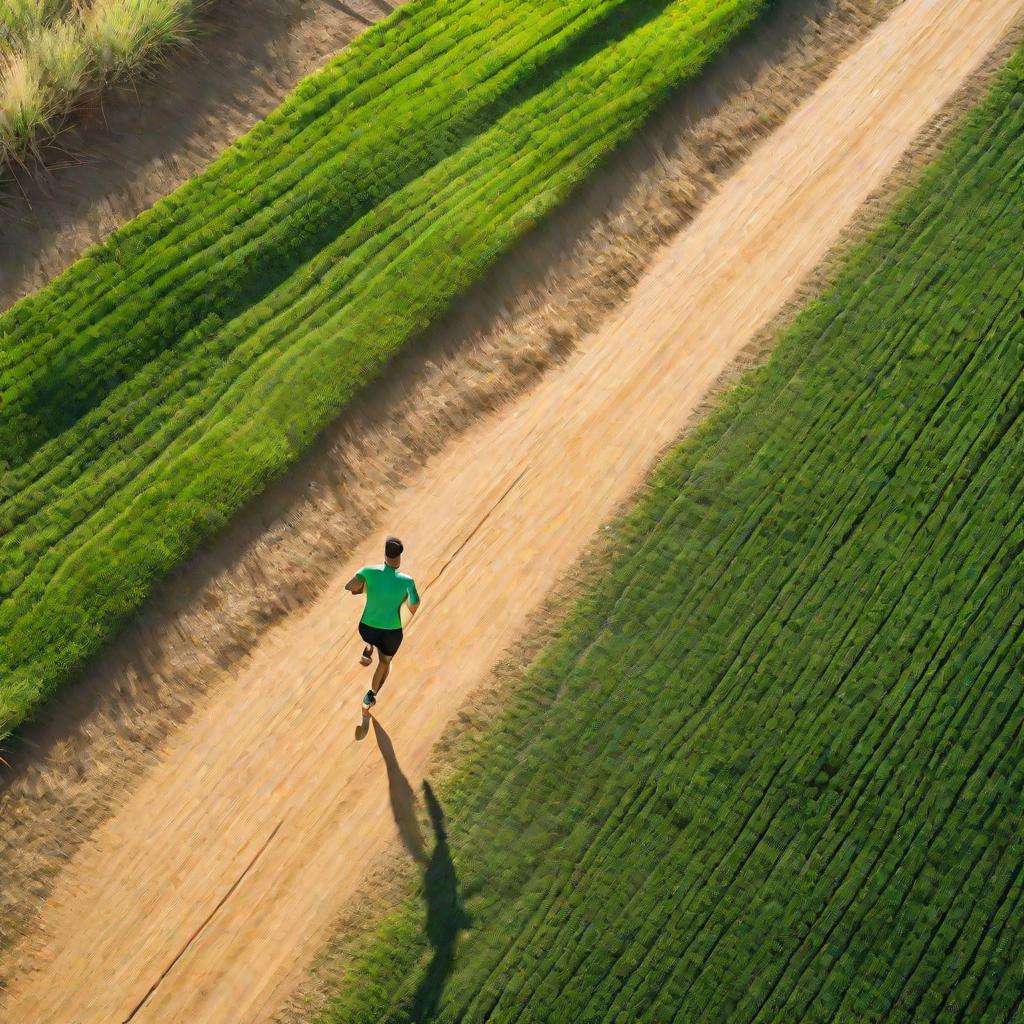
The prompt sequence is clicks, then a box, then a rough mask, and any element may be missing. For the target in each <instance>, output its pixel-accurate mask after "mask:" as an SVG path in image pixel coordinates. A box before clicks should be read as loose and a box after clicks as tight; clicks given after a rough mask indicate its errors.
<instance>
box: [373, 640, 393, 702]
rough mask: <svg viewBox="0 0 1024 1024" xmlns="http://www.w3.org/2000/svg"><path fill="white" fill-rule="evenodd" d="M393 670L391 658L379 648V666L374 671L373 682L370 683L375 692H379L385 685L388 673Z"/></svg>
mask: <svg viewBox="0 0 1024 1024" xmlns="http://www.w3.org/2000/svg"><path fill="white" fill-rule="evenodd" d="M390 671H391V658H389V657H388V656H387V655H386V654H382V653H381V651H380V650H379V649H378V651H377V667H376V668H375V669H374V672H373V682H372V683H370V689H371V690H373V692H374V693H379V692H380V688H381V687H382V686H383V685H384V680H385V679H387V677H388V673H389V672H390Z"/></svg>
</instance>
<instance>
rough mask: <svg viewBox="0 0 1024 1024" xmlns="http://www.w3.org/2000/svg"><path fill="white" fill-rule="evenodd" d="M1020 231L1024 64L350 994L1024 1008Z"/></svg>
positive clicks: (960, 1017) (439, 843)
mask: <svg viewBox="0 0 1024 1024" xmlns="http://www.w3.org/2000/svg"><path fill="white" fill-rule="evenodd" d="M1022 252H1024V55H1019V56H1018V57H1017V58H1015V59H1014V61H1013V62H1012V63H1011V65H1010V67H1009V68H1008V69H1007V71H1006V72H1005V73H1003V75H1002V77H1001V78H1000V79H999V81H998V83H997V85H996V87H995V89H994V92H993V93H992V95H991V97H990V99H989V100H988V101H987V102H986V103H985V104H984V105H983V106H982V107H981V108H980V109H979V110H978V111H976V112H975V114H974V115H973V116H972V118H971V119H970V120H969V122H968V124H967V125H966V126H965V128H964V130H963V131H962V132H961V134H960V135H959V136H958V137H957V139H956V140H955V141H954V143H953V144H952V145H951V146H950V147H949V148H948V150H947V151H946V153H945V155H944V156H943V158H942V159H941V160H940V161H939V162H938V163H937V164H936V166H935V167H933V168H932V169H931V170H930V171H929V173H928V174H927V175H926V176H925V179H924V181H923V183H922V184H920V185H919V187H917V188H916V189H915V190H914V191H913V193H912V194H911V195H909V196H908V197H906V198H905V199H904V200H902V201H901V203H900V205H899V206H898V208H897V210H896V212H895V213H894V215H893V216H892V218H891V219H890V220H889V221H888V222H887V223H886V224H885V225H884V226H883V227H882V228H881V229H880V230H879V231H878V232H877V233H876V234H875V235H873V236H872V237H871V238H870V239H869V240H868V241H867V242H866V243H865V244H863V245H862V246H861V247H860V248H859V249H858V250H857V251H856V252H855V253H854V254H853V256H852V257H851V258H850V259H849V261H848V264H847V266H846V269H845V270H844V271H843V273H842V275H841V276H840V279H839V281H838V282H837V284H836V285H835V286H834V287H833V288H832V289H831V290H830V291H829V292H828V293H827V294H826V295H825V296H824V297H823V298H822V299H821V300H819V301H817V302H815V303H814V304H812V305H811V306H810V307H809V308H808V309H807V310H805V311H804V313H803V314H802V315H801V317H800V318H799V319H798V321H797V323H796V324H795V326H794V327H793V328H792V329H790V330H789V331H787V332H786V334H785V335H784V336H783V338H782V339H781V341H780V343H779V345H778V347H777V348H776V350H775V353H774V355H773V356H772V358H771V359H770V360H769V362H768V363H767V364H766V365H765V366H764V367H763V368H761V369H760V370H758V371H756V372H755V373H754V374H753V375H751V376H749V377H748V378H747V380H746V381H745V383H744V384H743V385H742V386H741V387H740V388H739V389H737V391H736V392H734V393H733V394H732V395H731V396H730V397H729V399H728V400H727V402H726V403H725V404H724V406H723V408H722V410H720V411H719V413H717V414H716V415H715V416H713V417H712V418H711V420H710V421H709V422H708V423H707V424H706V426H705V427H703V428H702V429H701V430H700V431H699V433H698V434H697V435H696V436H695V437H693V438H692V439H690V440H688V441H687V442H685V443H684V444H683V445H682V447H680V448H679V449H678V450H676V451H675V452H674V453H673V454H672V455H671V456H670V457H669V458H668V459H667V461H666V462H665V463H664V464H663V466H662V467H661V469H660V470H659V472H658V473H657V474H656V477H655V479H654V480H653V482H652V484H651V486H650V489H649V491H648V493H647V494H646V495H645V496H644V497H643V499H642V500H641V501H640V503H639V506H638V508H637V509H636V510H635V511H634V512H633V513H632V514H631V515H630V516H629V517H627V519H626V520H625V521H624V522H623V523H622V524H620V526H619V527H618V532H617V534H616V539H617V547H616V549H615V554H614V556H613V557H612V560H611V563H610V565H609V566H608V568H607V574H606V575H604V576H602V577H601V578H600V579H599V580H598V581H596V582H595V583H594V585H593V589H592V590H591V591H589V592H588V593H587V594H586V595H585V596H584V597H583V598H582V599H581V601H580V603H579V605H578V606H577V607H576V609H575V611H574V612H573V613H572V614H571V615H570V618H569V621H568V623H567V624H566V625H565V626H564V627H563V628H562V629H561V631H560V634H559V636H558V638H557V639H556V640H555V641H554V643H553V644H552V645H551V646H550V647H548V648H546V649H545V651H544V652H543V654H542V655H541V656H540V658H539V659H538V660H537V661H536V662H535V663H534V665H533V666H532V667H531V668H530V670H529V671H528V672H527V673H526V675H525V677H524V680H523V681H522V683H521V684H520V685H518V686H517V687H515V688H514V689H513V692H512V693H511V694H510V695H509V697H508V701H509V707H508V709H507V711H505V712H504V713H503V714H502V716H501V717H500V718H499V720H498V722H497V723H496V724H495V725H494V726H493V728H492V729H491V730H490V731H489V732H488V733H487V734H486V735H485V736H484V737H483V738H482V739H480V740H478V741H477V743H476V746H475V748H474V751H473V753H472V755H471V756H469V758H468V760H467V761H466V762H465V763H464V764H463V765H462V766H461V767H460V768H459V770H458V773H457V774H456V775H455V776H454V778H453V779H452V780H451V781H450V783H449V785H447V786H446V788H445V791H444V792H443V793H442V794H441V797H440V800H441V802H440V803H438V801H437V798H436V797H435V796H434V794H433V793H432V792H431V791H429V790H428V792H427V804H428V809H429V811H430V814H431V818H432V820H433V824H434V826H435V834H436V836H437V839H436V843H435V847H434V852H433V856H432V858H431V860H430V863H429V865H428V866H427V868H426V870H425V873H424V877H423V879H422V885H421V886H420V891H418V892H417V893H416V894H415V895H414V896H411V897H410V899H409V901H408V902H407V903H406V904H405V905H404V906H403V907H402V909H401V910H400V911H398V912H396V914H395V915H394V916H393V917H391V918H389V919H388V920H387V922H386V923H385V925H384V926H383V927H382V928H381V930H380V931H379V933H377V934H375V935H374V936H373V937H372V938H371V940H369V941H366V942H364V943H363V944H362V945H361V947H360V950H359V951H358V952H357V954H356V959H355V962H354V966H353V968H352V970H351V972H350V973H349V975H348V983H347V987H346V988H345V990H344V991H343V992H342V994H341V995H339V996H338V997H337V1001H336V1003H335V1005H334V1007H333V1009H332V1010H331V1011H329V1012H328V1013H327V1014H326V1017H325V1018H324V1020H325V1021H329V1022H337V1024H340V1022H345V1024H353V1022H367V1024H369V1022H371V1021H372V1022H375V1024H376V1022H379V1021H411V1020H415V1021H425V1020H438V1021H456V1020H457V1021H463V1022H472V1021H481V1022H482V1021H493V1022H498V1021H500V1022H506V1024H508V1022H513V1021H518V1022H535V1021H545V1022H548V1024H597V1022H607V1024H611V1022H617V1024H632V1022H635V1021H648V1022H662V1024H667V1022H670V1021H674V1022H678V1024H693V1022H697V1021H699V1022H702V1024H707V1022H712V1021H731V1022H744V1024H746V1022H755V1021H757V1022H767V1024H771V1022H797V1021H844V1022H850V1024H865V1022H881V1021H885V1022H900V1021H944V1022H950V1024H953V1022H964V1024H967V1022H972V1024H974V1022H979V1021H993V1022H995V1021H1000V1022H1002V1021H1012V1020H1016V1019H1019V1015H1020V1011H1021V1007H1022V1006H1024V974H1022V969H1021V949H1022V948H1024V830H1022V825H1024V822H1022V812H1024V735H1022V734H1024V687H1022V682H1024V643H1022V630H1024V471H1022V468H1024V418H1022V417H1024V318H1022V309H1024V291H1022V285H1024V263H1022V261H1021V253H1022ZM442 805H443V809H442ZM445 818H446V824H445ZM445 829H446V830H447V834H446V833H445ZM424 902H425V903H426V928H424V923H423V913H424V907H423V904H424Z"/></svg>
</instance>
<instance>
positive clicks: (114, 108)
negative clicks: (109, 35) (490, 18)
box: [0, 0, 402, 309]
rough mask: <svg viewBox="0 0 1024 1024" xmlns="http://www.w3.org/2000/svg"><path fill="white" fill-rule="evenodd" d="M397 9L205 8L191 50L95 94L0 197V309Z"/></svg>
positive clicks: (190, 170) (263, 2)
mask: <svg viewBox="0 0 1024 1024" xmlns="http://www.w3.org/2000/svg"><path fill="white" fill-rule="evenodd" d="M401 2H402V0H347V2H341V0H245V2H244V3H232V2H227V0H219V2H217V3H215V4H214V5H213V6H212V7H211V8H210V11H209V13H208V14H207V15H206V16H205V17H204V18H203V20H202V23H201V25H200V35H199V37H198V38H197V40H196V43H195V45H194V46H192V47H189V48H188V49H186V50H184V51H180V52H178V53H175V54H172V55H171V56H170V57H169V58H168V60H167V62H166V63H161V64H160V65H159V67H158V68H157V69H156V70H155V71H154V72H153V73H152V74H151V75H150V76H149V77H148V78H147V79H144V80H141V81H138V82H136V83H134V84H132V85H128V86H122V87H120V88H117V89H114V90H112V91H108V92H105V93H102V94H99V95H98V96H97V97H95V98H94V99H93V100H92V102H91V104H90V105H88V106H85V107H83V109H82V110H81V111H80V112H79V114H78V116H76V117H75V118H74V119H73V120H72V122H71V124H72V127H71V128H69V130H68V131H66V132H64V133H63V134H62V135H61V136H60V138H59V139H58V140H57V143H56V145H55V146H53V147H50V149H49V151H48V162H49V168H50V169H49V170H48V171H45V172H43V171H40V169H39V168H33V173H32V174H28V173H25V174H20V175H19V176H18V180H17V181H16V182H14V183H7V184H6V185H5V186H4V187H3V189H2V191H0V309H5V308H6V307H7V306H9V305H10V304H11V303H12V302H14V301H15V300H16V299H19V298H21V297H22V296H23V295H27V294H28V293H29V292H32V291H35V290H36V289H37V288H40V287H41V286H42V285H44V284H46V282H47V281H50V280H52V279H53V278H54V277H55V276H56V275H57V274H58V273H59V272H60V271H62V270H63V269H65V267H67V266H68V265H69V264H71V263H72V262H73V261H74V260H75V259H77V258H78V257H79V256H80V255H81V254H82V253H83V252H84V251H85V250H86V249H87V248H88V247H89V246H91V245H94V244H95V243H96V242H99V241H101V240H102V239H103V238H105V237H106V236H107V235H108V234H109V233H110V232H111V231H113V230H114V228H116V227H118V226H119V225H121V224H123V223H124V222H125V221H126V220H129V219H130V218H131V217H134V216H135V215H136V214H137V213H140V212H141V211H142V210H145V209H147V208H148V207H150V206H152V205H153V203H155V202H156V201H157V200H158V199H160V198H161V197H163V196H165V195H167V194H168V193H169V192H172V191H173V190H174V189H175V188H177V187H178V186H179V185H181V184H182V183H183V182H185V181H187V180H188V179H189V178H191V177H193V176H194V175H195V174H198V173H199V172H200V171H201V170H202V169H203V168H204V167H206V165H207V164H209V163H210V161H211V160H213V159H214V158H215V157H216V156H217V155H218V154H219V153H221V151H222V150H224V148H225V147H226V146H227V145H228V144H229V143H231V142H233V141H234V140H235V139H237V138H238V137H239V136H240V135H242V134H243V133H245V132H246V131H248V130H249V129H250V128H251V127H252V126H253V125H254V124H255V123H256V122H257V121H258V120H260V118H262V117H265V116H266V115H267V114H269V113H270V111H271V110H273V109H274V108H275V107H276V106H277V105H278V104H279V103H280V102H281V101H282V100H283V99H284V98H285V96H287V95H288V93H289V92H291V90H292V89H293V88H294V87H295V85H296V84H297V83H298V82H299V81H300V80H301V79H302V78H304V77H305V76H306V75H308V74H310V73H311V72H313V71H315V70H316V69H317V68H319V67H320V66H321V65H322V64H323V63H324V62H325V61H326V60H327V58H328V57H330V56H332V55H333V54H335V53H337V52H338V50H340V49H342V48H343V47H344V46H345V44H346V43H348V42H349V41H350V40H351V39H352V38H353V37H354V36H356V35H358V34H359V33H360V32H361V31H362V30H363V29H364V28H366V27H367V26H368V25H371V24H373V23H374V22H376V21H379V20H380V19H381V18H382V17H384V16H385V15H386V14H387V13H389V12H390V11H391V10H392V9H393V8H394V7H396V6H398V5H399V4H400V3H401ZM56 146H59V147H60V149H61V150H62V152H60V153H58V152H55V150H56ZM39 174H41V175H42V176H41V177H38V176H36V175H39Z"/></svg>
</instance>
